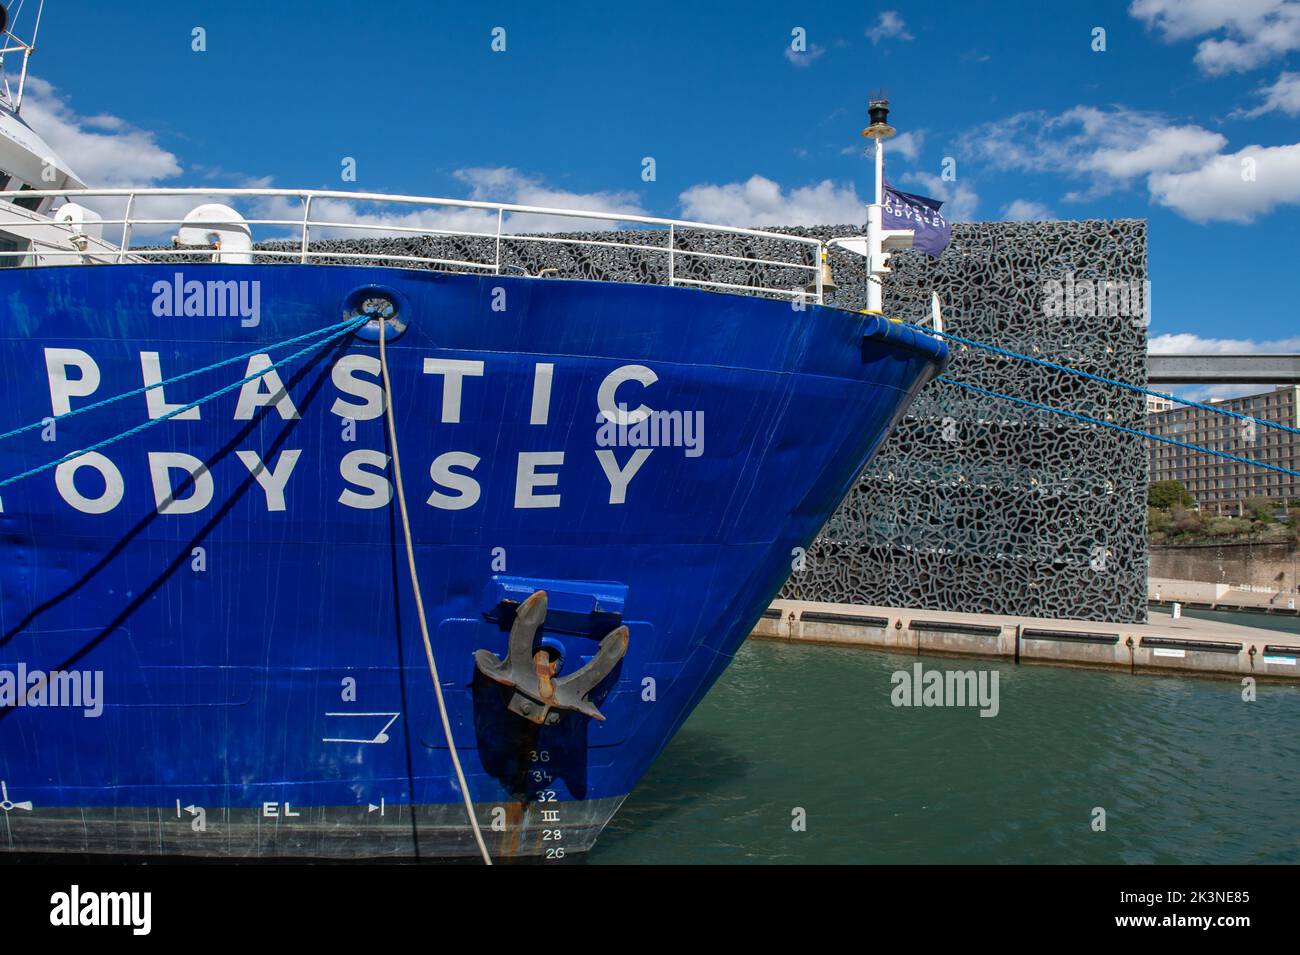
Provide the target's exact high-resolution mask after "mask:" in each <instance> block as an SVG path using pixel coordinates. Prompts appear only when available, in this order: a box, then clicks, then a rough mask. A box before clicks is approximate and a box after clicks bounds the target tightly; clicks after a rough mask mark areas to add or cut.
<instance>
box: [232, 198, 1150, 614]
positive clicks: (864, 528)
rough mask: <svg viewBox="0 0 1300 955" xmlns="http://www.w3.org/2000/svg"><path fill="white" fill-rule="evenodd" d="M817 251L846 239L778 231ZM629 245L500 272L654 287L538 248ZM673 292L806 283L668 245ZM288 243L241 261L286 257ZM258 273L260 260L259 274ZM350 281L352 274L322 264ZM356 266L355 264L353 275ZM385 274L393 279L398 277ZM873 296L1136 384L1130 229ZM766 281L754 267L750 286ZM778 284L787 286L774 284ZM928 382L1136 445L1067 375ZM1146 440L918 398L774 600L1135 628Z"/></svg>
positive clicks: (987, 258) (839, 300) (1007, 256)
mask: <svg viewBox="0 0 1300 955" xmlns="http://www.w3.org/2000/svg"><path fill="white" fill-rule="evenodd" d="M778 231H785V232H790V233H794V234H802V235H815V236H818V237H821V238H826V239H829V238H833V237H837V236H851V235H861V234H863V233H864V232H865V227H863V226H861V225H858V226H852V225H845V226H827V227H818V228H813V229H805V228H792V229H784V230H778ZM561 235H564V236H565V237H567V238H576V239H585V240H598V241H601V242H605V243H608V242H615V243H619V244H626V245H628V246H640V247H641V248H627V249H622V248H609V247H608V246H597V245H587V246H582V245H573V244H557V243H546V242H542V243H538V242H520V241H517V240H511V239H509V238H506V239H503V240H502V243H501V261H502V262H503V263H504V264H503V269H502V271H503V272H508V273H512V274H527V275H552V276H556V277H561V278H584V279H608V280H618V281H633V282H650V283H662V284H666V283H667V282H668V280H669V264H668V261H667V260H668V256H666V255H664V254H663V252H661V251H658V250H650V251H647V249H646V247H651V246H661V247H663V248H664V249H665V250H666V249H667V246H668V243H669V241H670V237H669V234H668V233H666V232H661V231H655V230H653V229H650V230H646V229H637V230H625V231H616V232H594V233H563V234H561V233H554V234H552V237H554V238H558V237H560V236H561ZM671 241H672V243H673V246H672V247H673V248H674V249H675V250H678V251H679V252H684V251H695V252H705V253H708V255H709V257H695V258H692V257H688V256H678V257H677V259H676V261H675V262H674V264H673V268H674V271H673V273H672V274H673V277H674V278H675V279H677V280H698V281H722V282H730V283H734V284H738V285H764V286H767V287H771V286H773V285H777V284H780V285H781V287H787V288H793V287H799V286H802V285H803V283H805V282H807V280H808V273H807V272H805V271H796V270H793V269H790V270H785V271H786V272H787V273H788V274H786V275H782V274H781V272H782V270H781V269H780V268H778V267H776V266H771V267H770V268H771V270H772V271H771V272H769V273H768V274H765V275H763V276H756V275H752V274H750V272H751V271H752V270H753V269H755V268H764V267H762V266H756V265H754V264H752V263H745V264H740V263H733V262H730V261H728V259H727V258H726V256H728V255H744V256H748V257H751V258H760V259H767V260H773V261H774V260H777V259H778V258H779V257H780V256H781V254H782V250H781V249H779V248H774V247H772V244H771V243H770V242H765V241H764V240H763V239H759V238H753V237H745V236H736V235H731V234H721V233H716V232H707V231H692V232H683V231H678V232H677V233H676V235H674V236H672V238H671ZM494 242H495V240H494V238H492V237H474V236H410V235H407V236H403V237H398V238H368V239H336V240H322V241H313V243H312V248H313V251H326V250H327V249H329V248H331V247H335V248H337V250H338V251H343V252H348V253H352V254H356V253H357V252H366V253H372V254H373V255H374V259H373V261H374V262H375V263H376V264H383V263H384V261H385V256H386V255H394V256H397V255H401V256H410V255H415V256H424V257H436V258H442V259H448V260H455V261H462V262H491V261H493V256H494V255H495V254H496V250H495V248H494ZM296 247H297V246H296V243H283V242H266V243H259V244H258V248H260V249H265V250H276V251H286V250H289V251H292V249H294V248H296ZM265 260H266V261H276V260H275V259H271V258H266V259H265ZM339 261H347V262H349V263H352V264H355V263H356V262H357V261H358V260H357V259H355V258H353V259H346V260H344V259H340V260H339ZM366 261H370V260H369V259H367V260H366ZM391 264H394V265H403V266H406V267H410V265H411V263H410V262H409V261H405V260H396V259H395V260H394V261H393V262H392V263H391ZM831 264H832V266H833V271H834V277H835V281H836V283H838V289H837V290H836V291H834V292H831V293H829V294H828V295H827V301H828V302H829V303H830V304H834V305H838V306H840V307H843V308H851V309H860V308H864V307H865V306H866V282H867V276H866V271H865V268H864V264H863V260H862V259H861V258H859V257H857V256H855V255H854V254H853V253H850V252H847V251H843V250H840V249H836V250H834V251H833V252H832V257H831ZM891 264H892V266H893V268H894V271H893V273H892V274H890V275H889V276H888V277H887V279H886V283H885V309H886V311H887V312H888V314H889V315H890V316H891V317H894V318H902V319H905V320H908V321H913V322H917V323H919V324H928V323H929V321H930V297H931V292H937V293H938V294H939V296H940V298H941V300H942V302H943V309H944V311H943V314H944V325H945V330H946V331H948V332H950V333H952V334H954V335H957V336H960V337H962V338H966V339H969V340H972V341H978V342H984V343H993V344H996V345H997V346H999V347H1001V348H1003V349H1006V350H1009V351H1013V352H1018V353H1020V354H1023V355H1031V356H1034V357H1037V358H1042V359H1045V360H1050V361H1053V362H1056V363H1058V364H1062V365H1067V366H1070V367H1072V368H1077V369H1082V370H1084V371H1087V372H1091V373H1093V374H1096V375H1101V376H1105V377H1108V378H1113V379H1119V380H1122V381H1126V382H1131V383H1134V384H1138V385H1145V383H1146V322H1145V316H1146V313H1147V304H1148V295H1147V283H1146V225H1145V223H1144V222H1142V221H1140V220H1116V221H1110V220H1106V221H1102V220H1093V221H1080V222H1035V223H1019V222H996V223H973V224H966V225H960V224H959V225H954V227H953V238H952V243H951V244H950V245H949V246H948V248H947V250H946V251H945V252H944V253H943V256H942V257H941V258H939V259H932V258H930V257H928V256H926V255H924V254H922V253H920V252H906V253H896V254H895V255H894V256H893V259H892V262H891ZM764 270H765V271H767V269H764ZM787 280H788V284H786V282H787ZM945 377H947V378H949V379H953V380H955V381H960V382H964V383H966V384H968V385H973V386H975V387H977V388H980V389H983V390H984V391H990V392H998V393H1000V394H1003V395H1009V396H1012V397H1014V398H1017V399H1020V400H1021V401H1027V402H1031V403H1035V404H1040V405H1046V406H1051V407H1053V408H1061V409H1066V410H1069V411H1071V412H1074V413H1076V414H1080V415H1084V416H1087V417H1090V418H1093V419H1097V420H1100V421H1105V422H1108V423H1113V424H1119V425H1124V426H1127V427H1133V428H1141V427H1142V426H1143V420H1144V413H1145V408H1146V406H1145V401H1144V398H1143V396H1142V395H1141V394H1137V393H1134V392H1128V391H1124V390H1123V389H1119V388H1115V387H1114V386H1111V385H1105V384H1101V383H1099V382H1095V381H1090V380H1088V379H1086V378H1081V377H1076V376H1071V375H1065V374H1062V373H1060V372H1059V371H1055V370H1052V369H1049V368H1045V367H1042V366H1036V365H1033V364H1029V363H1026V362H1023V361H1019V360H1015V359H1011V358H1007V357H1004V356H1000V355H997V354H994V353H991V352H988V351H984V350H981V349H977V348H972V347H966V346H962V345H954V346H953V359H952V363H951V365H950V367H949V369H948V372H947V374H946V376H945ZM1147 469H1148V453H1147V448H1146V444H1145V442H1144V441H1143V440H1142V439H1140V438H1138V437H1135V436H1132V435H1126V434H1123V433H1121V432H1118V431H1114V430H1111V429H1109V428H1106V427H1103V426H1100V425H1096V424H1089V423H1086V422H1084V421H1081V420H1078V419H1071V418H1066V417H1062V416H1059V415H1055V414H1051V413H1048V412H1045V411H1039V410H1035V409H1034V408H1031V407H1028V406H1026V405H1023V404H1017V403H1015V402H1012V401H1008V400H1006V399H1004V398H995V397H991V396H987V395H983V394H980V393H978V392H975V391H971V390H968V389H965V388H962V387H960V386H959V385H955V384H952V383H949V382H946V381H936V382H934V383H932V384H931V385H929V386H928V388H927V389H926V390H925V391H924V392H923V393H922V394H921V396H920V397H919V398H918V399H917V401H916V402H915V403H914V404H913V405H912V407H911V409H910V411H909V414H908V416H907V417H906V418H905V419H904V420H903V421H902V422H901V423H900V425H899V426H898V428H897V429H896V431H895V432H894V434H893V435H891V436H890V438H889V439H888V440H887V442H886V443H885V445H884V446H883V447H882V448H881V450H880V452H879V453H878V454H877V456H876V457H875V459H874V460H873V461H872V463H871V465H870V466H869V467H868V468H867V469H866V470H865V471H864V472H863V473H862V475H861V476H860V478H859V480H858V481H857V484H856V486H855V487H854V488H853V490H852V491H851V492H850V494H849V495H848V497H847V498H846V499H845V501H844V503H843V504H842V505H841V506H840V508H839V510H838V511H837V512H836V513H835V515H834V516H833V517H832V518H831V520H830V521H829V522H828V523H827V525H826V527H825V528H823V530H822V533H821V534H820V535H819V536H818V538H817V540H816V541H815V543H814V544H813V546H812V547H811V548H810V549H809V551H808V553H807V554H806V555H804V557H803V559H802V560H800V561H792V566H799V567H801V568H802V569H797V570H795V572H794V573H793V574H792V576H791V578H790V580H789V581H788V582H787V583H786V585H785V588H784V589H783V591H782V593H781V596H782V597H785V598H790V599H799V600H815V601H826V602H832V603H844V604H859V605H874V606H888V607H901V608H912V609H925V610H953V611H962V612H973V613H1003V614H1016V615H1022V616H1054V617H1066V618H1075V619H1080V620H1108V621H1113V622H1130V623H1131V622H1140V621H1144V620H1145V619H1146V577H1147V550H1146V486H1147Z"/></svg>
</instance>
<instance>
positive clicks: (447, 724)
mask: <svg viewBox="0 0 1300 955" xmlns="http://www.w3.org/2000/svg"><path fill="white" fill-rule="evenodd" d="M387 326H388V322H387V321H386V320H385V318H384V317H383V316H382V315H381V316H380V317H379V371H380V373H381V374H382V375H383V379H384V415H385V417H386V418H387V419H388V441H389V443H390V444H391V445H392V446H393V483H394V484H395V485H396V486H397V506H398V510H399V511H400V512H401V515H402V534H403V535H404V536H405V537H406V563H407V566H408V567H410V569H411V590H412V591H413V592H414V594H415V612H416V615H417V616H418V617H419V618H420V636H421V637H422V638H423V639H424V655H425V658H426V659H428V661H429V675H430V676H431V677H433V692H434V694H435V695H436V696H437V697H438V715H439V716H440V717H441V718H442V731H443V732H444V733H446V734H447V751H448V752H449V753H451V764H452V766H454V767H455V769H456V781H457V782H458V783H460V794H461V797H462V798H463V799H464V800H465V814H466V815H467V816H469V824H470V828H471V829H473V830H474V841H475V842H477V843H478V851H479V854H480V855H481V856H483V863H484V865H491V864H492V856H490V855H489V854H488V850H487V846H486V845H484V844H483V833H482V831H481V830H480V829H479V827H478V817H477V816H475V815H474V801H473V800H472V799H470V795H469V786H468V785H467V784H466V783H465V771H464V770H463V769H461V768H460V755H459V754H458V753H457V752H456V743H455V741H454V740H453V739H452V737H451V720H449V719H448V718H447V703H446V701H445V700H444V699H443V698H442V682H441V681H440V680H439V679H438V665H437V664H436V663H434V661H433V643H432V641H430V639H429V622H428V620H426V619H425V616H424V598H423V597H421V596H420V576H419V573H418V572H417V571H416V569H415V545H414V544H412V543H411V519H410V516H409V515H408V514H407V511H406V492H405V491H403V490H402V463H401V460H400V459H399V458H398V456H397V426H396V425H395V424H394V423H393V385H392V382H391V381H390V380H389V378H388V357H387V354H386V352H385V351H384V337H385V335H384V333H385V330H386V328H387Z"/></svg>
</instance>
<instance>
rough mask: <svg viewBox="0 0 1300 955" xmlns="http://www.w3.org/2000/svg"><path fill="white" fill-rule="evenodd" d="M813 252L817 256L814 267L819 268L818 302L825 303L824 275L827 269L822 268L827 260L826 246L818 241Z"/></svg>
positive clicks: (819, 303)
mask: <svg viewBox="0 0 1300 955" xmlns="http://www.w3.org/2000/svg"><path fill="white" fill-rule="evenodd" d="M813 254H814V255H815V256H816V258H815V260H814V261H813V268H814V269H816V270H817V304H818V305H825V304H826V303H825V302H823V301H822V294H823V292H822V276H823V275H824V274H825V271H826V270H825V269H823V268H822V263H823V262H824V261H825V260H826V246H825V245H824V244H822V243H820V242H819V243H817V248H816V251H815V252H814V253H813Z"/></svg>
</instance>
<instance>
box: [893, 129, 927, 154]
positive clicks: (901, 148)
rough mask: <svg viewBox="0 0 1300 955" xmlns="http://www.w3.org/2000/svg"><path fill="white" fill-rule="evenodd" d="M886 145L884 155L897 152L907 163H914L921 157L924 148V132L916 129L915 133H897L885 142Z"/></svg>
mask: <svg viewBox="0 0 1300 955" xmlns="http://www.w3.org/2000/svg"><path fill="white" fill-rule="evenodd" d="M886 143H887V144H886V146H885V151H886V154H888V153H890V152H897V153H898V154H899V155H900V156H902V157H903V158H904V159H906V160H908V161H909V162H915V161H916V157H917V156H919V155H921V149H922V148H923V147H924V146H925V130H924V129H918V130H916V131H915V132H906V133H899V134H898V135H897V136H895V137H894V138H893V139H890V140H887V141H886Z"/></svg>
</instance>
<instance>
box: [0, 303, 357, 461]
mask: <svg viewBox="0 0 1300 955" xmlns="http://www.w3.org/2000/svg"><path fill="white" fill-rule="evenodd" d="M355 327H357V320H356V319H355V318H349V319H345V320H344V321H341V322H339V323H338V324H337V325H326V326H325V327H324V328H317V329H316V330H314V331H310V332H307V333H306V334H305V335H295V336H294V337H293V338H286V339H285V340H284V341H282V342H277V343H276V344H274V345H263V346H262V347H260V348H255V349H254V350H253V351H249V352H244V353H243V354H242V355H235V356H234V357H233V358H223V359H222V360H221V361H218V362H213V363H212V364H211V365H204V366H203V367H202V368H196V369H194V370H193V371H187V372H184V373H183V374H180V375H173V376H172V377H171V378H164V379H163V380H162V381H160V382H158V383H157V384H155V385H145V386H144V387H143V388H136V389H135V390H134V391H126V392H123V393H122V394H120V395H114V396H113V397H111V398H104V399H103V400H101V401H96V402H95V403H94V404H89V405H86V406H85V407H84V408H76V409H74V410H72V411H68V412H65V413H63V414H61V415H55V416H53V417H52V418H45V419H44V420H41V421H34V422H32V423H31V424H25V425H23V426H22V427H21V428H14V429H13V430H12V431H6V432H5V433H4V434H0V441H3V440H4V439H5V438H12V437H13V436H14V435H16V434H24V433H25V432H28V431H35V430H36V429H37V428H43V427H45V426H46V424H47V423H48V422H50V421H53V422H54V423H55V424H56V425H57V424H58V422H60V421H65V420H67V419H68V418H72V417H75V416H76V415H79V414H85V413H86V412H87V411H94V410H95V409H97V408H103V407H104V406H106V405H111V404H113V403H114V402H117V401H122V400H124V399H126V398H134V397H135V396H136V395H142V394H144V393H145V392H146V391H153V390H154V389H155V388H165V387H167V386H168V385H173V384H175V383H176V382H178V381H184V380H185V379H187V378H193V377H195V376H196V375H201V374H203V373H204V372H208V371H214V370H216V369H217V368H224V367H225V366H226V365H233V364H234V363H235V362H237V361H245V360H246V359H249V358H252V357H253V356H254V355H261V354H264V353H265V352H267V351H270V350H271V349H273V348H283V347H284V346H285V345H296V344H297V343H298V342H302V341H306V340H307V339H309V338H315V337H317V336H318V335H324V334H325V333H326V332H331V331H335V330H336V329H343V330H350V329H352V328H355ZM321 344H324V342H321ZM263 374H265V372H263ZM158 420H160V421H161V420H162V419H161V418H160V419H158Z"/></svg>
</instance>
